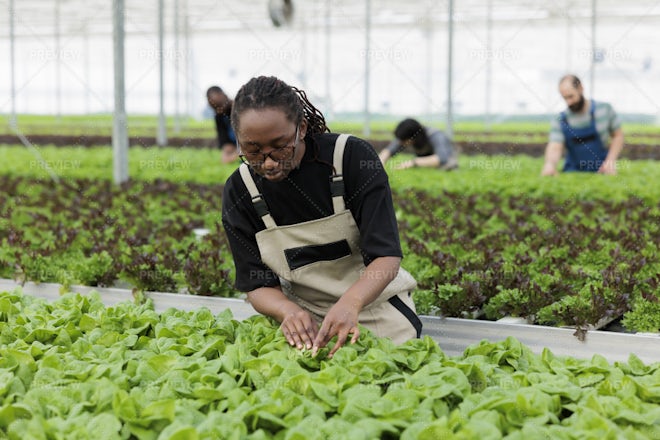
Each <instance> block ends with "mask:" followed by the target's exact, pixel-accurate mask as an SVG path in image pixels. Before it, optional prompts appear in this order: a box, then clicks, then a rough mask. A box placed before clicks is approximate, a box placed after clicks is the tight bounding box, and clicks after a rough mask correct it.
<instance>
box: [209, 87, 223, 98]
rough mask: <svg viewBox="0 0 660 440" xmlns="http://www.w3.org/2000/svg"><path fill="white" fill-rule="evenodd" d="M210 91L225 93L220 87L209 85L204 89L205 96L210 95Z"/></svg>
mask: <svg viewBox="0 0 660 440" xmlns="http://www.w3.org/2000/svg"><path fill="white" fill-rule="evenodd" d="M211 93H225V92H223V91H222V89H221V88H220V87H218V86H211V87H209V88H208V90H207V91H206V97H207V98H208V97H210V96H211Z"/></svg>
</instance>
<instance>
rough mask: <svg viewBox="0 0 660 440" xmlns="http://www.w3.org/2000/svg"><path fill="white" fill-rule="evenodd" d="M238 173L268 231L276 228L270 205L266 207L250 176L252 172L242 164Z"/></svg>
mask: <svg viewBox="0 0 660 440" xmlns="http://www.w3.org/2000/svg"><path fill="white" fill-rule="evenodd" d="M238 171H239V172H240V173H241V178H242V179H243V183H245V186H246V187H247V190H248V192H249V193H250V197H252V204H253V205H254V209H255V210H256V211H257V214H258V215H259V217H261V220H263V222H264V225H266V229H271V228H274V227H276V226H277V225H276V224H275V220H273V217H272V216H271V215H270V213H269V212H268V205H266V201H265V200H264V198H263V197H262V195H261V194H260V193H259V190H258V189H257V185H256V184H255V183H254V179H253V178H252V175H251V174H250V170H249V169H248V166H247V164H244V163H242V164H241V165H240V166H239V167H238Z"/></svg>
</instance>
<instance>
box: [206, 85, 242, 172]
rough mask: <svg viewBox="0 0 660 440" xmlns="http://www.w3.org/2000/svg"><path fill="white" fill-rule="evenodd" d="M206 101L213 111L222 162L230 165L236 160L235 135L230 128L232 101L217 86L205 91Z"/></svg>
mask: <svg viewBox="0 0 660 440" xmlns="http://www.w3.org/2000/svg"><path fill="white" fill-rule="evenodd" d="M206 99H207V100H208V102H209V105H210V106H211V108H212V109H213V110H214V115H215V116H214V118H215V129H216V131H217V133H218V146H219V147H220V150H221V151H222V162H223V163H230V162H233V161H235V160H237V159H238V150H237V148H236V135H235V134H234V129H233V128H232V126H231V120H230V115H231V107H232V101H231V100H230V99H229V97H228V96H227V95H226V94H225V92H224V91H223V90H222V89H221V88H220V87H218V86H211V87H209V89H208V90H207V91H206Z"/></svg>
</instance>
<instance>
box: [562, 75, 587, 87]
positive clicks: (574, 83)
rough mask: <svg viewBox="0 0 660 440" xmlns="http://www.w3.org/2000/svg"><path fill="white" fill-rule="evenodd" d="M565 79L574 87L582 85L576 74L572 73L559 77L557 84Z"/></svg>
mask: <svg viewBox="0 0 660 440" xmlns="http://www.w3.org/2000/svg"><path fill="white" fill-rule="evenodd" d="M565 81H568V82H570V83H571V85H572V86H573V88H574V89H577V88H578V87H580V86H581V85H582V81H580V78H578V77H577V76H576V75H573V74H572V73H569V74H568V75H564V76H562V77H561V79H560V80H559V84H560V85H561V84H562V83H563V82H565Z"/></svg>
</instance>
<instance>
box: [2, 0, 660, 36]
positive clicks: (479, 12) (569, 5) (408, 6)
mask: <svg viewBox="0 0 660 440" xmlns="http://www.w3.org/2000/svg"><path fill="white" fill-rule="evenodd" d="M287 1H288V0H287ZM290 1H291V2H292V4H293V9H294V14H293V19H292V25H293V26H305V27H314V26H325V25H326V24H328V23H329V24H330V26H332V27H333V28H342V27H360V26H363V22H364V18H365V11H367V8H370V11H371V13H370V17H371V22H370V24H371V25H372V26H406V25H420V24H424V23H426V24H435V25H438V26H443V23H446V22H447V19H448V16H449V3H450V2H449V1H448V0H445V1H436V0H411V1H401V0H371V1H369V0H363V1H355V0H332V1H331V0H290ZM282 2H284V0H282ZM160 3H161V2H160V1H159V0H150V1H130V0H128V1H125V17H126V21H125V30H126V32H127V33H128V34H141V33H142V34H153V32H154V29H157V27H158V19H159V14H158V8H159V5H160ZM279 3H281V2H280V1H273V0H271V1H269V0H240V1H237V0H234V1H228V0H163V1H162V4H163V21H164V26H165V31H166V32H173V31H175V29H177V27H180V28H178V29H179V30H180V31H184V30H183V29H182V28H183V27H186V26H187V27H188V28H187V29H186V31H189V32H193V33H202V32H203V33H214V32H223V31H250V30H252V31H254V30H260V29H265V28H272V27H273V26H274V23H273V21H272V20H271V17H270V14H269V6H272V5H271V4H279ZM112 5H113V2H111V1H108V0H1V1H0V10H2V13H0V28H2V29H3V30H4V32H2V34H0V38H9V35H10V31H9V29H10V20H9V17H10V16H11V15H12V14H11V12H10V11H11V10H12V8H13V17H14V36H15V37H17V38H24V37H32V38H48V37H52V36H54V35H61V36H84V35H101V34H110V33H111V32H112ZM657 6H658V2H657V1H655V0H632V1H629V2H625V3H624V2H620V1H615V0H556V1H551V2H539V1H536V0H512V1H508V0H461V1H460V2H459V1H454V2H453V16H454V20H455V21H456V22H483V21H485V20H486V19H487V17H488V15H489V14H490V16H491V17H492V20H493V21H495V22H508V21H519V20H540V21H551V20H564V21H566V20H568V21H579V20H586V19H590V17H591V15H592V10H593V8H594V7H595V10H596V13H597V17H598V19H599V20H607V21H615V20H616V21H631V22H634V21H640V20H655V19H657V18H658V17H660V9H659V8H658V7H657ZM327 11H329V14H327ZM328 16H329V22H328V23H326V19H327V18H326V17H328ZM175 17H178V20H175Z"/></svg>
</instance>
